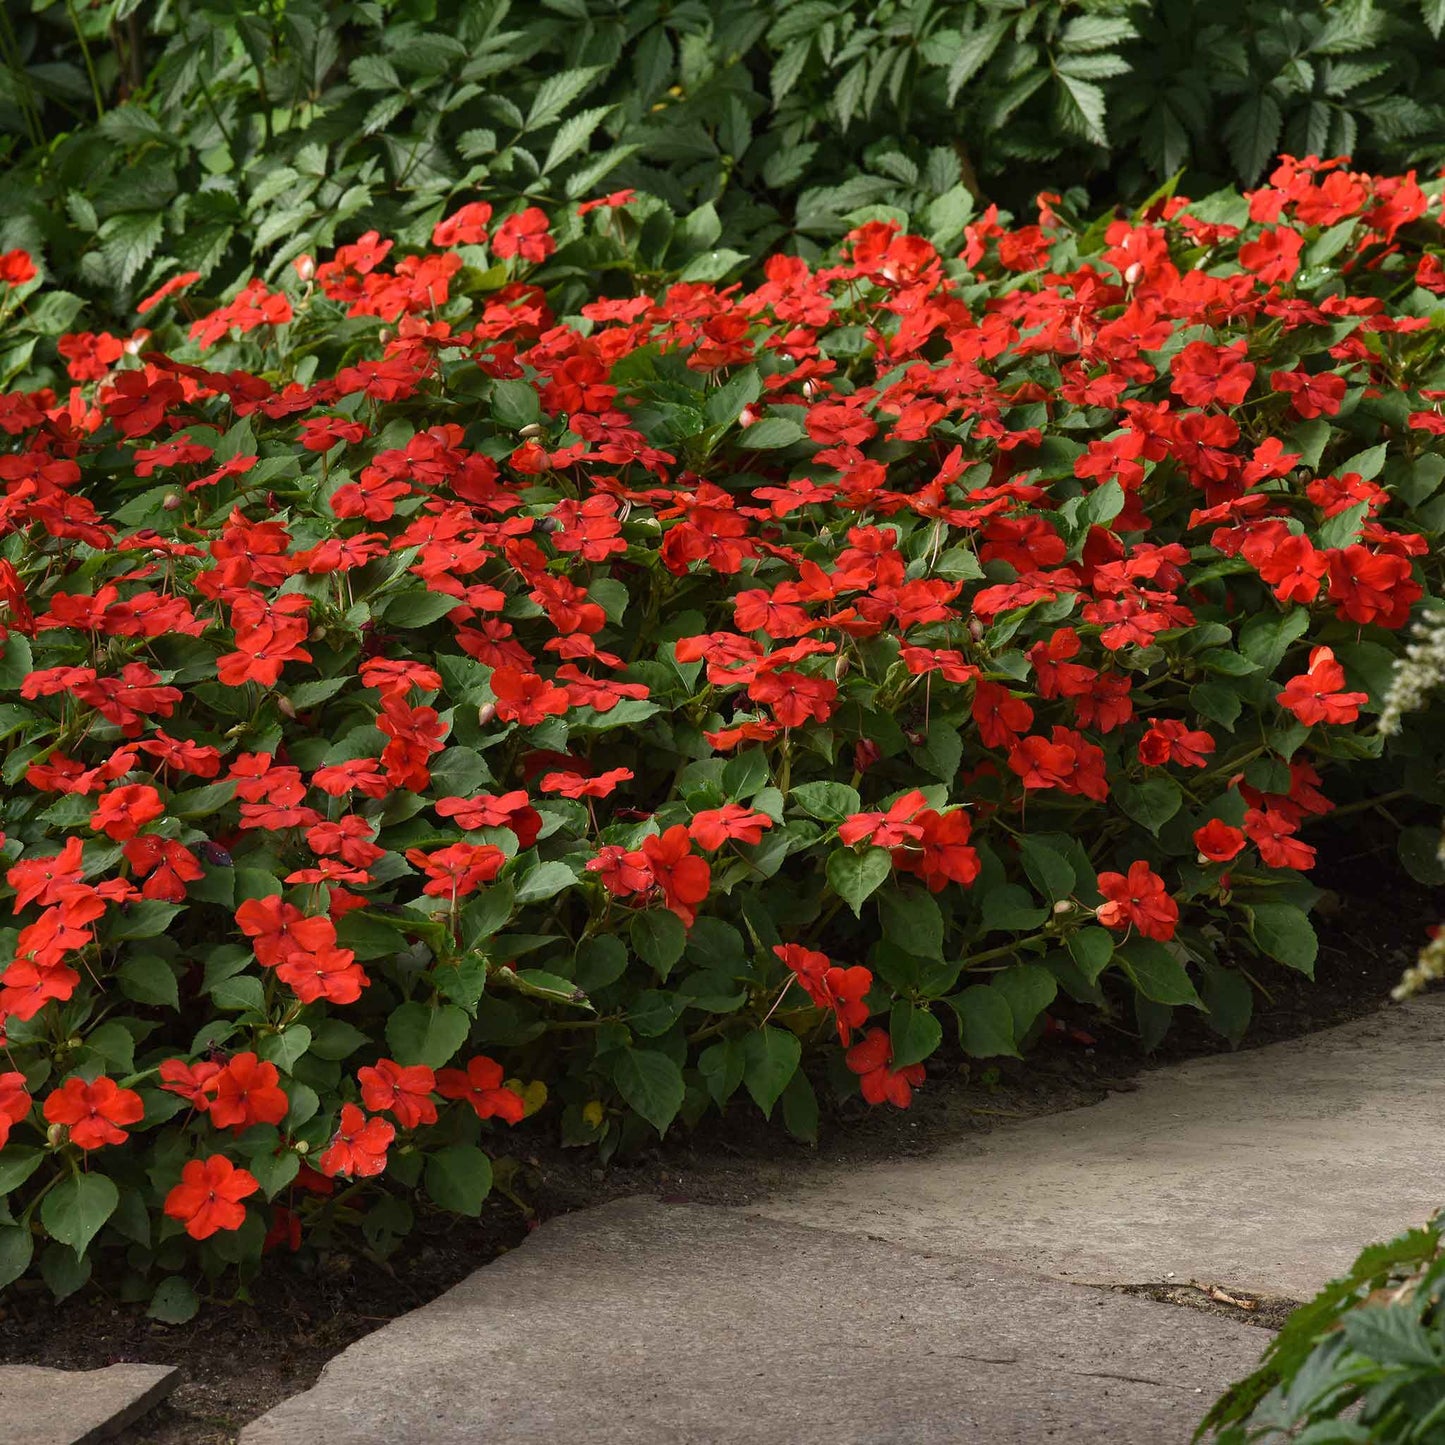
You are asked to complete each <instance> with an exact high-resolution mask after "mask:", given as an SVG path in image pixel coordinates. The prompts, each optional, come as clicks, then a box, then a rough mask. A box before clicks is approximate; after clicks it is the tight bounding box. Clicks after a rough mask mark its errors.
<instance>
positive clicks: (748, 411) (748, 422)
mask: <svg viewBox="0 0 1445 1445" xmlns="http://www.w3.org/2000/svg"><path fill="white" fill-rule="evenodd" d="M757 419H758V414H757V412H755V411H754V410H753V409H752V407H750V406H745V407H744V408H743V409H742V410H741V411H740V412H739V413H738V425H739V426H752V424H753V423H754V422H755V421H756V420H757Z"/></svg>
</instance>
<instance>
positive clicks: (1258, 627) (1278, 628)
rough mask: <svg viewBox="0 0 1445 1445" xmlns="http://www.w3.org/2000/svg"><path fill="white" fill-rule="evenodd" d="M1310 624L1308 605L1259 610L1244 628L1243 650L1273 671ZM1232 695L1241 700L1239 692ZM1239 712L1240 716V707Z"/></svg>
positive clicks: (1255, 661)
mask: <svg viewBox="0 0 1445 1445" xmlns="http://www.w3.org/2000/svg"><path fill="white" fill-rule="evenodd" d="M1309 625H1310V614H1309V611H1308V609H1307V608H1304V607H1291V608H1290V610H1289V611H1288V612H1259V613H1256V614H1255V615H1254V616H1253V617H1251V618H1250V619H1249V620H1248V621H1247V622H1246V623H1245V624H1244V626H1243V627H1242V628H1241V629H1240V632H1239V650H1240V651H1241V652H1242V653H1243V654H1244V655H1245V656H1246V657H1247V658H1248V659H1249V660H1250V661H1251V662H1252V663H1254V664H1255V665H1256V666H1257V667H1259V668H1260V669H1261V670H1262V671H1264V672H1273V671H1274V670H1275V668H1277V667H1278V666H1279V664H1280V662H1281V661H1282V659H1283V658H1284V655H1285V653H1286V652H1288V651H1289V649H1290V644H1291V643H1293V642H1295V641H1297V640H1298V639H1299V638H1300V637H1301V636H1302V635H1303V634H1304V633H1305V632H1307V631H1308V630H1309ZM1231 696H1234V697H1235V700H1236V703H1237V702H1238V695H1237V694H1231ZM1201 711H1202V709H1201ZM1206 716H1212V714H1206ZM1235 716H1238V708H1237V707H1236V709H1235ZM1230 721H1231V722H1232V721H1233V718H1231V719H1230Z"/></svg>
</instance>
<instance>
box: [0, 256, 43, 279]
mask: <svg viewBox="0 0 1445 1445" xmlns="http://www.w3.org/2000/svg"><path fill="white" fill-rule="evenodd" d="M35 274H36V273H35V262H34V261H32V260H31V259H30V253H29V252H28V251H21V250H19V249H18V248H17V249H16V250H14V251H6V252H5V254H4V255H3V256H0V281H3V282H4V283H5V284H6V285H7V286H23V285H24V284H25V283H26V282H27V281H33V280H34V279H35Z"/></svg>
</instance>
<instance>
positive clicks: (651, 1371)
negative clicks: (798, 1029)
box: [241, 1200, 1267, 1445]
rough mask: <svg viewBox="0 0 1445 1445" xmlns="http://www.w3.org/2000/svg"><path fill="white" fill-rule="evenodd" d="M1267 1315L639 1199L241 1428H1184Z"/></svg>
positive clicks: (357, 1440) (1003, 1441) (862, 1435)
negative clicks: (1246, 1315)
mask: <svg viewBox="0 0 1445 1445" xmlns="http://www.w3.org/2000/svg"><path fill="white" fill-rule="evenodd" d="M1266 1339H1267V1336H1266V1335H1265V1333H1264V1332H1263V1331H1262V1330H1258V1329H1254V1328H1251V1327H1250V1326H1247V1325H1237V1324H1233V1323H1231V1322H1228V1321H1224V1320H1218V1319H1214V1318H1213V1317H1211V1316H1208V1315H1204V1314H1200V1313H1197V1312H1196V1311H1193V1310H1185V1309H1178V1308H1175V1307H1173V1306H1170V1305H1164V1304H1154V1303H1152V1302H1149V1301H1145V1300H1136V1299H1130V1298H1127V1297H1125V1296H1122V1295H1116V1294H1109V1293H1105V1292H1101V1291H1097V1290H1089V1289H1083V1288H1081V1287H1079V1286H1077V1285H1067V1284H1058V1283H1055V1282H1053V1281H1047V1280H1036V1279H1032V1278H1030V1277H1029V1276H1027V1275H1025V1274H1022V1273H1020V1272H1018V1271H1016V1270H1010V1269H1003V1268H988V1267H984V1268H982V1269H981V1268H980V1267H979V1265H978V1264H977V1263H976V1262H974V1261H971V1260H966V1259H955V1258H950V1257H948V1256H946V1255H933V1254H922V1253H918V1252H916V1251H912V1250H906V1249H900V1248H898V1247H897V1246H895V1245H890V1244H882V1243H878V1242H876V1241H873V1240H869V1239H862V1238H857V1237H854V1236H851V1235H846V1234H838V1233H835V1232H832V1231H829V1230H821V1229H808V1228H805V1227H803V1226H800V1225H795V1224H783V1223H778V1222H776V1221H772V1220H760V1219H757V1218H754V1217H749V1216H747V1215H744V1214H741V1213H739V1212H737V1211H734V1210H727V1209H717V1208H709V1207H707V1206H703V1205H670V1206H669V1205H662V1204H656V1203H652V1202H650V1201H644V1200H624V1201H621V1202H619V1203H616V1204H609V1205H605V1206H603V1207H602V1208H600V1209H589V1210H586V1211H584V1212H582V1213H580V1214H574V1215H570V1216H568V1217H567V1218H564V1219H559V1220H555V1221H553V1222H552V1223H550V1224H547V1225H545V1226H544V1227H543V1228H542V1229H541V1230H539V1231H538V1232H537V1233H536V1234H535V1235H533V1237H532V1238H531V1239H529V1240H528V1241H527V1243H526V1244H524V1245H523V1246H522V1247H521V1248H520V1249H518V1250H515V1251H514V1252H513V1253H511V1254H509V1255H507V1256H505V1257H504V1258H502V1259H501V1260H499V1261H498V1262H497V1263H495V1264H492V1265H489V1266H488V1267H487V1268H486V1269H483V1270H479V1271H478V1272H477V1273H476V1274H474V1275H473V1276H472V1277H471V1278H470V1279H468V1280H466V1281H465V1282H464V1283H462V1284H460V1285H458V1286H457V1288H455V1289H454V1290H452V1291H451V1292H450V1293H448V1294H445V1295H443V1296H442V1297H441V1298H440V1299H439V1300H436V1301H434V1302H433V1303H432V1304H430V1305H427V1306H426V1307H425V1308H423V1309H419V1310H416V1311H414V1312H413V1313H412V1314H410V1315H407V1316H405V1317H404V1318H402V1319H400V1320H397V1321H395V1322H394V1323H392V1324H390V1325H387V1326H386V1327H385V1328H384V1329H381V1330H379V1331H377V1333H376V1334H374V1335H371V1336H369V1337H368V1338H366V1339H364V1340H361V1341H359V1342H358V1343H356V1344H354V1345H352V1346H351V1348H350V1349H348V1350H346V1351H345V1352H344V1353H343V1354H341V1355H340V1356H338V1357H337V1358H336V1359H335V1360H333V1361H332V1362H331V1363H330V1364H329V1365H328V1366H327V1367H326V1370H325V1372H324V1373H323V1375H322V1377H321V1380H320V1382H319V1383H318V1384H317V1386H316V1387H315V1388H314V1389H312V1390H310V1391H309V1392H308V1393H306V1394H304V1395H300V1396H298V1397H297V1398H295V1399H293V1400H289V1401H287V1402H286V1403H285V1404H284V1405H281V1406H279V1407H278V1408H277V1409H275V1410H273V1411H271V1413H270V1414H269V1415H266V1416H264V1417H263V1418H262V1419H261V1420H258V1421H257V1422H256V1423H255V1424H253V1425H252V1426H250V1427H249V1428H248V1429H246V1430H244V1431H243V1432H242V1434H241V1445H296V1442H298V1441H310V1440H316V1441H323V1440H324V1441H325V1442H326V1445H402V1442H405V1445H475V1442H477V1441H497V1442H506V1445H582V1442H599V1445H601V1442H606V1445H933V1442H937V1445H1025V1442H1046V1441H1050V1440H1055V1441H1059V1442H1061V1445H1062V1442H1064V1441H1067V1442H1069V1445H1184V1442H1186V1441H1187V1440H1188V1439H1189V1435H1190V1432H1191V1430H1192V1429H1193V1427H1194V1425H1195V1424H1196V1423H1197V1421H1198V1419H1199V1416H1200V1415H1201V1414H1202V1413H1203V1410H1204V1407H1205V1405H1206V1404H1207V1403H1208V1402H1209V1401H1210V1400H1211V1399H1212V1398H1213V1397H1214V1395H1215V1394H1217V1393H1218V1391H1219V1390H1220V1389H1221V1388H1223V1386H1224V1385H1226V1384H1227V1383H1228V1382H1229V1381H1231V1380H1233V1379H1236V1378H1238V1377H1239V1376H1240V1375H1242V1374H1244V1373H1246V1372H1247V1371H1248V1370H1249V1369H1250V1368H1252V1366H1253V1364H1254V1362H1255V1360H1256V1359H1257V1357H1258V1355H1259V1351H1260V1349H1261V1348H1262V1347H1263V1345H1264V1343H1265V1341H1266Z"/></svg>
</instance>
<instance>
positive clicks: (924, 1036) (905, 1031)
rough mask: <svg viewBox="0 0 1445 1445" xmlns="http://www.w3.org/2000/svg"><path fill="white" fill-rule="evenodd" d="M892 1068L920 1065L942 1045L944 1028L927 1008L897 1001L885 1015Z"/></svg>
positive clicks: (905, 1001) (903, 1000)
mask: <svg viewBox="0 0 1445 1445" xmlns="http://www.w3.org/2000/svg"><path fill="white" fill-rule="evenodd" d="M888 1035H889V1038H890V1039H891V1040H892V1042H893V1063H892V1067H893V1068H895V1069H902V1068H906V1067H907V1066H908V1065H909V1064H921V1063H922V1062H923V1060H924V1059H926V1058H927V1057H928V1056H929V1055H930V1054H931V1053H932V1052H933V1051H934V1050H935V1049H936V1048H937V1047H938V1046H939V1044H941V1043H942V1042H943V1027H942V1025H941V1024H940V1023H939V1022H938V1020H937V1019H936V1018H934V1016H933V1014H932V1013H931V1012H930V1011H929V1010H928V1009H926V1008H921V1007H919V1006H918V1005H917V1004H912V1003H909V1002H908V1001H907V999H900V1000H899V1001H898V1002H897V1003H896V1004H894V1005H893V1011H892V1013H891V1014H889V1016H888Z"/></svg>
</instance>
